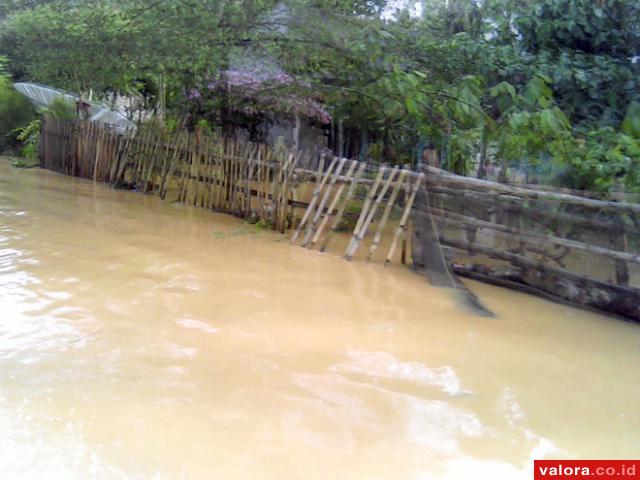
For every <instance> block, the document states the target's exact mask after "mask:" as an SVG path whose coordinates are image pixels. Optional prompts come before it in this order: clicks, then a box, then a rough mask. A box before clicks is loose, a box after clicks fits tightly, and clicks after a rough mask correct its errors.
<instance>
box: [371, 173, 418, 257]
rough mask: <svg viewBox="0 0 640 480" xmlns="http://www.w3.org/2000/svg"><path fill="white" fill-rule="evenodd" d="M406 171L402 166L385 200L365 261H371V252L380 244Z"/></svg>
mask: <svg viewBox="0 0 640 480" xmlns="http://www.w3.org/2000/svg"><path fill="white" fill-rule="evenodd" d="M407 173H408V170H407V169H406V168H403V169H402V171H401V172H400V175H399V176H398V179H397V181H396V183H395V185H394V187H393V191H392V192H391V196H390V197H389V200H388V201H387V206H386V207H385V209H384V212H383V214H382V218H381V219H380V223H378V228H377V229H376V234H375V237H374V238H373V243H372V244H371V247H370V248H369V256H368V257H367V262H370V261H371V258H372V257H373V253H374V252H375V251H376V249H377V248H378V246H379V245H380V239H381V238H382V232H383V230H384V226H385V225H386V223H387V220H388V218H389V214H390V213H391V210H392V209H393V205H394V204H395V203H396V198H397V197H398V193H399V192H400V190H401V188H402V183H403V182H404V179H405V177H406V176H407Z"/></svg>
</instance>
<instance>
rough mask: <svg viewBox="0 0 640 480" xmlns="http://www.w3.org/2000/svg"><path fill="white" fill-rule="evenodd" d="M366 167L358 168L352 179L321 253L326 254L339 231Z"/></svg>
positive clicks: (365, 165)
mask: <svg viewBox="0 0 640 480" xmlns="http://www.w3.org/2000/svg"><path fill="white" fill-rule="evenodd" d="M366 167H367V164H366V163H365V162H362V163H360V166H359V167H358V170H357V171H356V174H355V176H354V177H353V178H352V179H351V184H350V185H349V190H347V195H346V196H345V198H344V199H343V200H342V203H341V204H340V207H339V208H338V213H337V214H336V216H335V218H334V219H333V223H332V225H331V229H330V230H329V231H328V232H327V236H326V237H325V239H324V242H323V243H322V246H321V247H320V251H321V252H324V251H325V250H326V248H327V246H328V245H329V240H330V238H331V235H332V234H333V233H334V232H335V231H336V230H337V229H338V226H339V225H340V220H342V216H343V214H344V211H345V209H346V208H347V205H348V204H349V201H350V200H351V199H352V198H353V197H354V195H355V192H356V188H357V187H358V182H359V181H360V178H362V175H363V174H364V172H365V170H366Z"/></svg>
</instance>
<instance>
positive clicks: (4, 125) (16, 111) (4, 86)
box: [0, 77, 36, 152]
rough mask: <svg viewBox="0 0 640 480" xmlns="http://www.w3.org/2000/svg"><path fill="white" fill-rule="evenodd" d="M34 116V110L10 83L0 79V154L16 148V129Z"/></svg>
mask: <svg viewBox="0 0 640 480" xmlns="http://www.w3.org/2000/svg"><path fill="white" fill-rule="evenodd" d="M35 115H36V112H35V110H34V108H33V107H32V106H31V104H30V103H29V102H28V101H27V100H26V99H25V98H24V97H23V96H22V95H21V94H20V93H18V92H17V91H16V90H14V88H13V86H12V84H11V82H10V81H9V80H7V79H6V78H2V77H0V152H1V151H3V150H6V149H8V148H14V147H16V146H17V144H18V142H17V140H16V138H15V133H14V132H15V130H16V128H18V127H20V126H22V125H25V124H27V123H29V122H30V121H31V120H32V119H33V118H34V117H35Z"/></svg>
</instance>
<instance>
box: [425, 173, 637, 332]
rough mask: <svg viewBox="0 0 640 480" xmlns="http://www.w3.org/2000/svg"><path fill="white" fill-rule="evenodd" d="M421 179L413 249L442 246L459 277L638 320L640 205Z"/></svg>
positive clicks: (447, 178)
mask: <svg viewBox="0 0 640 480" xmlns="http://www.w3.org/2000/svg"><path fill="white" fill-rule="evenodd" d="M425 173H426V183H425V185H426V188H425V189H424V190H423V191H422V192H421V194H420V195H419V198H418V202H417V208H416V212H415V216H416V222H415V223H416V234H417V236H418V237H420V238H418V239H417V242H420V241H421V239H424V238H432V237H434V236H435V237H437V238H438V240H439V244H440V245H441V247H443V250H444V252H445V254H446V255H447V257H448V260H449V263H450V264H451V265H452V268H453V270H454V271H455V272H456V273H458V274H460V275H463V276H467V277H471V278H475V279H479V280H483V281H489V282H491V283H496V284H499V285H503V286H508V287H511V288H516V289H519V290H524V291H527V292H530V293H535V294H538V295H543V296H548V297H550V298H554V299H561V300H565V301H568V302H571V303H572V304H578V305H582V306H586V307H591V308H595V309H598V310H604V311H607V312H611V313H616V314H619V315H623V316H625V317H629V318H634V319H636V320H640V204H638V203H631V202H624V201H611V200H607V199H598V198H592V197H591V196H584V195H577V194H576V192H572V193H565V192H563V191H562V190H560V189H557V190H552V189H546V188H545V189H541V188H539V187H531V186H514V185H504V184H500V183H496V182H488V181H483V180H478V179H473V178H468V177H461V176H457V175H452V174H449V173H446V172H443V171H440V170H437V169H434V168H430V167H426V169H425ZM421 247H424V248H415V250H414V251H415V255H414V256H415V257H416V258H414V262H415V264H416V265H423V266H424V265H425V264H428V262H429V258H430V254H431V253H432V252H430V247H431V245H430V244H427V245H421Z"/></svg>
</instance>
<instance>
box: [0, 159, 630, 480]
mask: <svg viewBox="0 0 640 480" xmlns="http://www.w3.org/2000/svg"><path fill="white" fill-rule="evenodd" d="M469 286H470V288H471V289H472V290H473V291H474V292H475V293H476V294H477V295H478V296H479V297H480V299H481V300H482V302H483V303H484V304H485V305H486V306H487V307H488V308H489V309H491V310H492V311H494V312H495V313H496V317H497V318H496V319H487V318H483V317H479V316H475V315H473V313H472V312H469V311H468V310H465V309H464V308H463V307H462V306H461V305H459V304H458V300H457V299H456V297H454V296H452V295H451V294H449V293H447V291H446V290H442V289H437V288H433V287H431V286H430V285H429V284H428V283H427V282H426V280H425V279H424V278H422V277H420V276H418V275H415V274H414V273H412V272H411V271H409V270H408V269H404V268H403V267H400V266H394V267H392V268H384V267H383V266H381V265H380V264H373V263H372V264H366V263H364V262H359V261H356V262H351V263H348V262H345V261H344V260H342V259H341V258H339V257H338V256H335V255H331V254H320V253H318V252H315V251H309V250H306V249H303V248H300V247H296V246H291V245H290V244H289V242H288V241H287V239H286V238H285V237H282V236H280V235H277V234H273V233H271V232H262V231H258V230H256V229H255V228H254V227H252V226H249V225H247V224H245V223H243V222H242V221H240V220H237V219H234V218H231V217H228V216H224V215H219V214H215V213H211V212H207V211H205V210H202V209H194V208H189V207H183V206H179V205H175V204H171V203H169V202H162V201H160V200H159V199H158V198H157V197H151V196H144V195H141V194H137V193H133V192H123V191H115V190H111V189H109V188H108V187H106V186H104V185H94V184H93V183H91V182H89V181H86V180H79V179H73V178H69V177H64V176H62V175H58V174H55V173H52V172H47V171H42V170H38V169H33V170H17V169H13V168H12V167H11V166H10V165H9V162H8V161H6V160H0V478H7V479H9V478H10V479H32V478H34V479H35V478H37V479H42V478H47V479H86V478H95V479H119V478H143V479H147V478H153V479H180V478H184V479H236V478H237V479H403V480H406V479H459V478H472V477H473V478H493V479H498V478H507V479H511V478H531V477H532V473H531V472H532V466H531V462H532V459H533V458H544V457H549V458H634V457H635V458H638V457H640V433H639V432H640V409H639V408H638V406H639V405H640V386H639V384H638V379H639V378H640V376H639V374H640V328H639V327H638V326H637V325H634V324H631V323H627V322H623V321H620V320H616V319H612V318H607V317H605V316H600V315H595V314H592V313H588V312H584V311H580V310H576V309H573V308H569V307H565V306H560V305H557V304H553V303H550V302H547V301H544V300H540V299H537V298H534V297H530V296H526V295H523V294H518V293H514V292H511V291H507V290H503V289H499V288H495V287H491V286H487V285H482V284H479V283H469Z"/></svg>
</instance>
